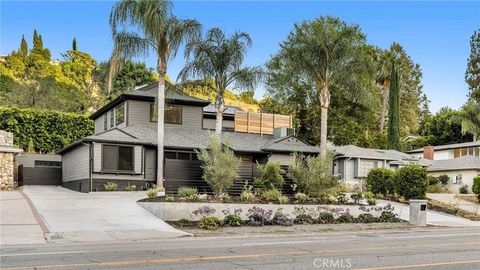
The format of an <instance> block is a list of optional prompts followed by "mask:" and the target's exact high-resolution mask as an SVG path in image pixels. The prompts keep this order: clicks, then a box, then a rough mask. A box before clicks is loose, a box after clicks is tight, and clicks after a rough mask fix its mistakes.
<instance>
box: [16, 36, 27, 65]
mask: <svg viewBox="0 0 480 270" xmlns="http://www.w3.org/2000/svg"><path fill="white" fill-rule="evenodd" d="M18 54H19V55H20V57H22V58H23V59H24V62H25V61H26V59H27V56H28V44H27V40H26V39H25V35H22V41H21V42H20V49H19V50H18Z"/></svg>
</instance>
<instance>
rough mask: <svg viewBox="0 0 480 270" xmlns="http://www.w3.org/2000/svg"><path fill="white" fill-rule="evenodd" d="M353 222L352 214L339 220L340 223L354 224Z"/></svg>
mask: <svg viewBox="0 0 480 270" xmlns="http://www.w3.org/2000/svg"><path fill="white" fill-rule="evenodd" d="M353 221H354V219H353V216H352V215H350V214H343V215H341V216H339V217H338V218H337V222H338V223H352V222H353Z"/></svg>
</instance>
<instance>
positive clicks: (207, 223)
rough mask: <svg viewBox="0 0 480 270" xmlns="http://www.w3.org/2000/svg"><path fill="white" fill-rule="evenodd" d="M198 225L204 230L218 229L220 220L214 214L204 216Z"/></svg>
mask: <svg viewBox="0 0 480 270" xmlns="http://www.w3.org/2000/svg"><path fill="white" fill-rule="evenodd" d="M198 227H199V228H200V229H204V230H212V231H213V230H216V229H218V227H220V220H219V219H218V218H217V217H214V216H207V217H202V218H201V219H200V221H199V222H198Z"/></svg>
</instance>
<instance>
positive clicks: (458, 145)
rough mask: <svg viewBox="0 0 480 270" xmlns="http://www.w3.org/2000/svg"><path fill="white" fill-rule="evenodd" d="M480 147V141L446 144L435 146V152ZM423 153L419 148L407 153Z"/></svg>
mask: <svg viewBox="0 0 480 270" xmlns="http://www.w3.org/2000/svg"><path fill="white" fill-rule="evenodd" d="M476 146H480V141H476V142H466V143H454V144H445V145H437V146H434V147H433V148H434V150H435V151H437V150H448V149H455V148H464V147H476ZM420 152H423V148H418V149H415V150H411V151H408V152H407V153H420Z"/></svg>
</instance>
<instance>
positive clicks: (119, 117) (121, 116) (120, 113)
mask: <svg viewBox="0 0 480 270" xmlns="http://www.w3.org/2000/svg"><path fill="white" fill-rule="evenodd" d="M115 120H116V123H115V125H120V124H123V122H125V103H122V104H120V105H118V106H117V107H116V108H115Z"/></svg>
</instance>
